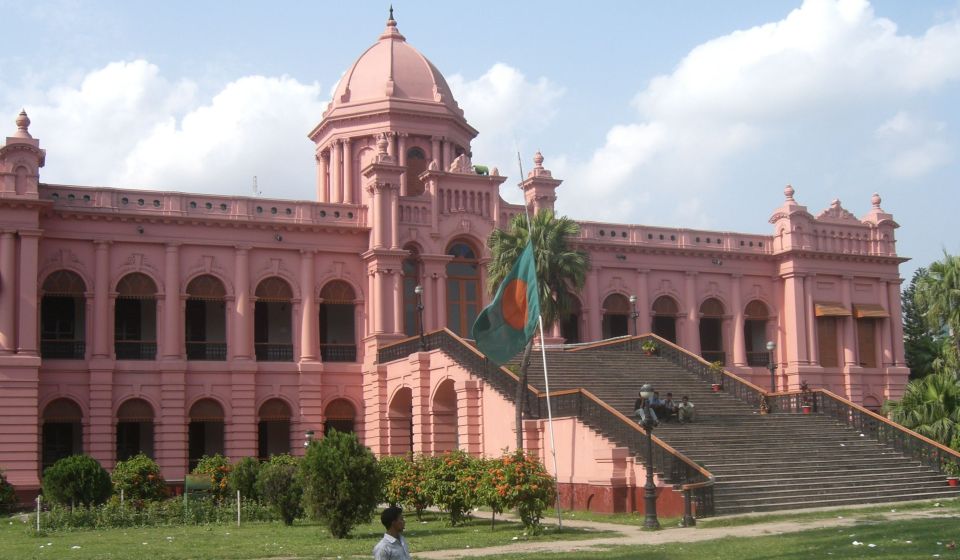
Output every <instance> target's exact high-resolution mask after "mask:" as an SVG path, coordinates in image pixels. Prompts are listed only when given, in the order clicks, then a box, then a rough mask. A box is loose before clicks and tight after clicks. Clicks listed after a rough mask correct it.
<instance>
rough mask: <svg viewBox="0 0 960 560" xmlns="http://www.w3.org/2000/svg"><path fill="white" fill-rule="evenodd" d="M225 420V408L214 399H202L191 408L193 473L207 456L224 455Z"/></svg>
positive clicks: (191, 461) (188, 434) (190, 464)
mask: <svg viewBox="0 0 960 560" xmlns="http://www.w3.org/2000/svg"><path fill="white" fill-rule="evenodd" d="M223 418H224V414H223V407H222V406H220V403H218V402H217V401H215V400H213V399H200V400H199V401H197V402H195V403H193V406H191V407H190V425H189V429H188V431H187V437H188V439H189V441H188V445H187V447H188V449H189V469H190V470H191V471H192V470H193V469H194V467H196V466H197V463H198V462H200V459H202V458H203V457H204V456H205V455H206V456H208V457H209V456H212V455H216V454H217V453H219V454H221V455H223V442H224V429H223Z"/></svg>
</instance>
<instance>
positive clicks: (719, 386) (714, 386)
mask: <svg viewBox="0 0 960 560" xmlns="http://www.w3.org/2000/svg"><path fill="white" fill-rule="evenodd" d="M722 387H723V386H722V385H720V384H719V383H714V384H713V385H711V386H710V388H711V389H713V392H714V393H719V392H720V389H721V388H722Z"/></svg>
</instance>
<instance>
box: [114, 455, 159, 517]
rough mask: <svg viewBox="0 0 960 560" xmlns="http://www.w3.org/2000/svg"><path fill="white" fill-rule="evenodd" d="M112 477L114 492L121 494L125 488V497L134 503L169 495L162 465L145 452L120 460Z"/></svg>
mask: <svg viewBox="0 0 960 560" xmlns="http://www.w3.org/2000/svg"><path fill="white" fill-rule="evenodd" d="M110 478H111V480H112V481H113V493H114V494H115V495H117V496H119V495H120V491H121V490H123V495H124V498H125V499H126V500H130V501H131V502H132V503H134V504H138V502H139V501H143V500H162V499H163V498H165V497H166V495H167V489H166V483H165V482H164V480H163V476H161V474H160V467H158V466H157V463H156V462H155V461H154V460H153V459H151V458H150V457H147V456H146V455H144V454H143V453H140V454H138V455H134V456H133V457H130V458H129V459H127V460H126V461H119V462H118V463H117V465H116V466H115V467H114V468H113V474H112V475H111V476H110ZM138 505H139V504H138Z"/></svg>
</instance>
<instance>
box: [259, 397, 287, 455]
mask: <svg viewBox="0 0 960 560" xmlns="http://www.w3.org/2000/svg"><path fill="white" fill-rule="evenodd" d="M257 416H258V418H259V422H258V423H257V456H258V457H259V458H260V459H261V460H263V461H266V460H267V459H269V458H270V457H272V456H273V455H282V454H284V453H290V407H289V406H288V405H287V403H286V402H284V401H283V400H281V399H269V400H267V401H266V402H264V403H263V404H262V405H260V412H259V413H258V414H257Z"/></svg>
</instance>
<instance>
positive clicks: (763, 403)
mask: <svg viewBox="0 0 960 560" xmlns="http://www.w3.org/2000/svg"><path fill="white" fill-rule="evenodd" d="M760 414H770V407H769V406H768V405H767V397H760Z"/></svg>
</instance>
